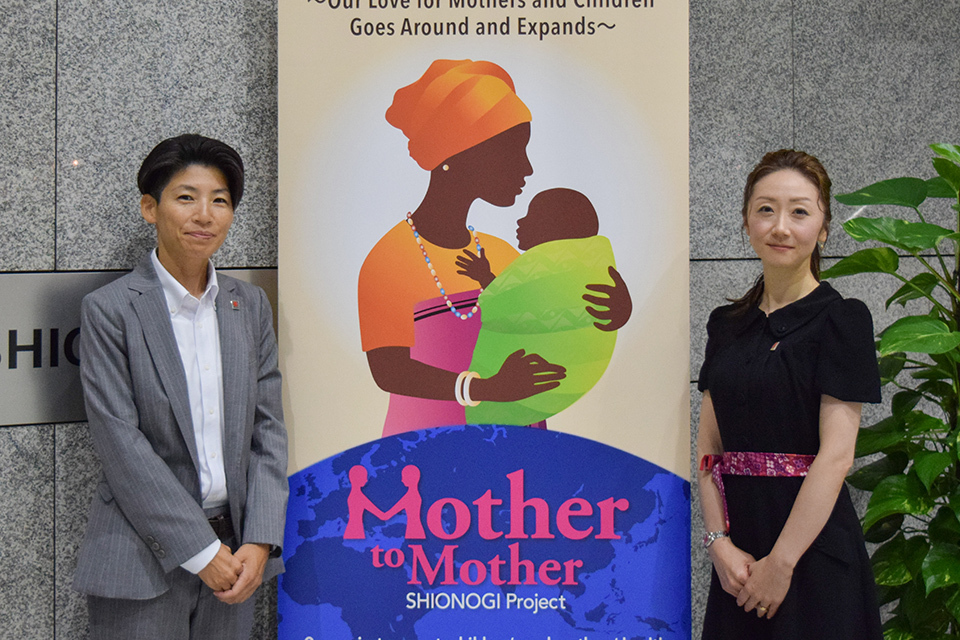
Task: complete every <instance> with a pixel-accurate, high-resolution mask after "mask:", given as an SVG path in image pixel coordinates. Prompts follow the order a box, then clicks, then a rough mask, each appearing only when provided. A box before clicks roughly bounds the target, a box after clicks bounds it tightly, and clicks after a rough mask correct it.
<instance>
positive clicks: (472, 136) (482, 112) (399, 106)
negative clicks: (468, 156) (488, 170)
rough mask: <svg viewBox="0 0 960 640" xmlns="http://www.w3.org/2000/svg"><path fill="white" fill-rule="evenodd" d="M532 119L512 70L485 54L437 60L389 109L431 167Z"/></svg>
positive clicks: (413, 154)
mask: <svg viewBox="0 0 960 640" xmlns="http://www.w3.org/2000/svg"><path fill="white" fill-rule="evenodd" d="M531 119H532V116H531V115H530V110H529V109H528V108H527V105H525V104H523V102H522V101H521V100H520V98H518V97H517V94H516V90H515V89H514V88H513V80H512V79H511V78H510V75H509V74H508V73H507V72H506V71H504V70H503V69H502V68H501V67H499V66H497V65H495V64H493V63H492V62H485V61H482V60H478V61H476V62H474V61H473V60H436V61H435V62H434V63H433V64H431V65H430V68H429V69H427V71H426V73H424V74H423V76H422V77H421V78H420V79H419V80H417V81H416V82H414V83H413V84H411V85H407V86H406V87H403V88H402V89H399V90H397V93H396V94H395V95H394V96H393V104H392V105H390V108H389V109H387V122H389V123H390V124H392V125H393V126H395V127H396V128H398V129H400V130H401V131H403V133H404V135H405V136H407V138H408V139H409V140H410V143H409V145H407V146H408V148H409V149H410V156H411V157H412V158H413V159H414V160H416V161H417V164H419V165H420V166H421V167H423V168H424V169H426V170H427V171H432V170H433V169H435V168H436V167H437V166H438V165H439V164H440V163H441V162H443V161H444V160H446V159H447V158H449V157H450V156H453V155H456V154H458V153H460V152H461V151H465V150H467V149H469V148H470V147H472V146H474V145H477V144H480V143H481V142H483V141H484V140H489V139H490V138H492V137H493V136H495V135H497V134H499V133H503V132H504V131H506V130H507V129H510V128H512V127H515V126H517V125H518V124H521V123H524V122H530V120H531Z"/></svg>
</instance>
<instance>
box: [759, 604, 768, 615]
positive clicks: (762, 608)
mask: <svg viewBox="0 0 960 640" xmlns="http://www.w3.org/2000/svg"><path fill="white" fill-rule="evenodd" d="M757 611H762V612H763V613H766V612H767V608H766V607H765V606H763V605H759V606H758V607H757Z"/></svg>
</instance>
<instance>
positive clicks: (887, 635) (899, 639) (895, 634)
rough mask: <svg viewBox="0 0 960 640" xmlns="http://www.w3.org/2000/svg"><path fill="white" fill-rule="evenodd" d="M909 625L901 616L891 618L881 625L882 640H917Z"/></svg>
mask: <svg viewBox="0 0 960 640" xmlns="http://www.w3.org/2000/svg"><path fill="white" fill-rule="evenodd" d="M909 625H910V623H909V622H907V620H906V618H905V617H903V616H898V617H894V618H891V619H890V620H888V621H887V622H886V624H884V625H883V640H917V637H916V636H915V635H913V632H912V631H910V629H909V628H908V627H909Z"/></svg>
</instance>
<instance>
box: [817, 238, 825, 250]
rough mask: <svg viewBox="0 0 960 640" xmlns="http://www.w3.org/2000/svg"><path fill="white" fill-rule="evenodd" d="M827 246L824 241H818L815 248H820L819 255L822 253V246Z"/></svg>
mask: <svg viewBox="0 0 960 640" xmlns="http://www.w3.org/2000/svg"><path fill="white" fill-rule="evenodd" d="M825 244H827V241H826V240H818V241H817V246H818V247H820V253H823V245H825Z"/></svg>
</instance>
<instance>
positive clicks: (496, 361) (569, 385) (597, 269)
mask: <svg viewBox="0 0 960 640" xmlns="http://www.w3.org/2000/svg"><path fill="white" fill-rule="evenodd" d="M598 230H599V222H598V220H597V212H596V210H595V209H594V207H593V205H592V204H591V203H590V201H589V200H588V199H587V197H586V196H584V195H583V194H582V193H580V192H578V191H574V190H572V189H549V190H547V191H543V192H541V193H539V194H537V195H536V196H535V197H534V198H533V200H531V201H530V205H529V207H528V208H527V215H526V216H525V217H523V218H521V219H520V220H518V221H517V245H518V246H519V248H520V249H521V250H523V251H525V253H523V254H522V255H520V256H519V257H518V258H517V259H516V260H514V261H513V262H512V263H510V265H509V266H507V268H505V269H504V270H503V271H502V272H501V273H500V275H498V276H494V275H493V273H491V272H490V266H489V263H487V261H486V260H485V259H484V258H483V256H482V254H481V255H480V256H475V255H473V254H472V253H469V252H465V255H464V256H461V257H460V258H458V259H457V265H458V266H459V267H460V268H461V271H460V272H459V273H462V274H464V275H466V276H468V277H470V278H472V279H474V280H476V281H477V282H478V283H479V284H480V286H482V287H483V289H484V290H483V293H481V294H480V301H479V305H480V314H481V322H482V325H481V329H480V335H479V337H478V338H477V345H476V347H475V348H474V351H473V359H472V360H471V362H470V370H471V371H475V372H477V373H478V374H479V375H480V377H484V378H485V377H488V376H491V375H493V374H495V373H496V372H497V371H498V369H499V367H500V364H501V363H503V361H504V359H505V358H506V357H507V356H508V355H510V354H511V353H513V352H514V351H516V350H517V349H524V350H526V352H527V353H533V352H536V353H538V354H540V355H541V356H542V357H543V358H544V359H545V360H547V361H548V362H553V363H557V364H560V365H563V366H564V367H566V370H567V375H566V378H564V380H563V382H561V383H560V386H559V387H557V388H556V389H551V390H550V391H546V392H544V393H540V394H537V395H534V396H531V397H529V398H526V399H525V400H520V401H517V402H484V403H481V404H479V405H477V406H470V407H467V408H466V421H467V422H468V423H470V424H513V425H531V424H535V423H537V422H539V421H541V420H544V419H546V418H548V417H549V416H552V415H555V414H557V413H558V412H560V411H562V410H563V409H565V408H567V407H568V406H570V405H571V404H573V403H574V402H575V401H576V400H577V399H578V398H580V397H581V396H582V395H583V394H585V393H586V392H587V391H589V390H590V388H592V387H593V385H595V384H596V383H597V381H598V380H599V379H600V377H601V376H602V375H603V372H604V370H606V368H607V365H608V364H609V362H610V357H611V356H612V355H613V347H614V344H615V343H616V332H615V331H601V330H599V327H600V325H599V323H595V318H594V317H593V316H592V315H590V313H589V312H588V311H587V308H586V305H585V304H584V300H583V297H582V294H583V291H584V289H585V288H586V287H587V286H588V285H591V283H597V282H604V281H607V280H608V279H609V278H610V275H609V271H608V270H609V268H610V267H613V266H615V264H614V259H613V249H612V247H611V246H610V241H609V240H608V239H607V238H605V237H603V236H598V235H597V232H598Z"/></svg>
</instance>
